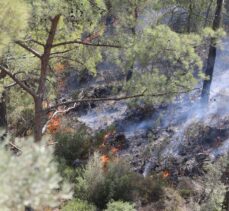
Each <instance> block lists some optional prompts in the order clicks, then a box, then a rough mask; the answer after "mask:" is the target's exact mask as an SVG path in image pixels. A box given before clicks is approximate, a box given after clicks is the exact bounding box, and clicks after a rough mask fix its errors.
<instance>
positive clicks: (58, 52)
mask: <svg viewBox="0 0 229 211" xmlns="http://www.w3.org/2000/svg"><path fill="white" fill-rule="evenodd" d="M74 49H75V48H71V49H68V50H65V51H57V52H53V53H51V54H50V55H52V56H53V55H58V54H65V53H68V52H70V51H73V50H74ZM52 58H53V57H52Z"/></svg>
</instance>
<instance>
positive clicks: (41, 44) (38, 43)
mask: <svg viewBox="0 0 229 211" xmlns="http://www.w3.org/2000/svg"><path fill="white" fill-rule="evenodd" d="M29 41H31V42H33V43H36V44H37V45H40V46H43V47H45V44H43V43H41V42H39V41H37V40H34V39H30V40H29Z"/></svg>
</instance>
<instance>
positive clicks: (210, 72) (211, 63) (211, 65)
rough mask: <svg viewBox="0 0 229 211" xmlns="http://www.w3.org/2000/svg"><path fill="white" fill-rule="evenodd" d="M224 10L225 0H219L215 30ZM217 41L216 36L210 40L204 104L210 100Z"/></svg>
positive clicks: (203, 95) (204, 85)
mask: <svg viewBox="0 0 229 211" xmlns="http://www.w3.org/2000/svg"><path fill="white" fill-rule="evenodd" d="M222 10H223V0H217V6H216V11H215V17H214V21H213V25H212V28H213V30H214V31H216V30H218V29H219V28H220V23H221V19H222ZM216 41H217V40H216V38H212V39H211V42H210V47H209V53H208V60H207V69H206V72H205V74H206V76H207V77H208V80H204V83H203V89H202V94H201V97H202V102H203V104H207V103H208V101H209V96H210V89H211V83H212V77H213V71H214V66H215V60H216V50H217V49H216Z"/></svg>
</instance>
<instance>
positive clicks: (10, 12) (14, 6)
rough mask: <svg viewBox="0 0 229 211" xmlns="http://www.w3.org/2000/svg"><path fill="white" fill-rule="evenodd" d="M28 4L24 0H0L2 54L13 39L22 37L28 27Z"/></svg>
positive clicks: (0, 47)
mask: <svg viewBox="0 0 229 211" xmlns="http://www.w3.org/2000/svg"><path fill="white" fill-rule="evenodd" d="M28 12H29V9H28V6H27V5H26V4H25V1H24V0H4V1H1V2H0V14H1V16H0V55H1V54H2V50H3V49H4V48H5V47H6V46H7V45H8V43H9V42H10V41H11V39H14V38H15V37H17V38H18V39H19V38H20V35H21V32H22V31H23V30H24V29H25V28H26V27H27V20H28Z"/></svg>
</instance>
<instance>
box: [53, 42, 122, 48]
mask: <svg viewBox="0 0 229 211" xmlns="http://www.w3.org/2000/svg"><path fill="white" fill-rule="evenodd" d="M71 44H79V45H85V46H94V47H109V48H122V46H120V45H112V44H99V43H97V44H96V43H88V42H85V41H79V40H73V41H66V42H61V43H56V44H53V46H52V47H53V48H55V47H59V46H63V45H71Z"/></svg>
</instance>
